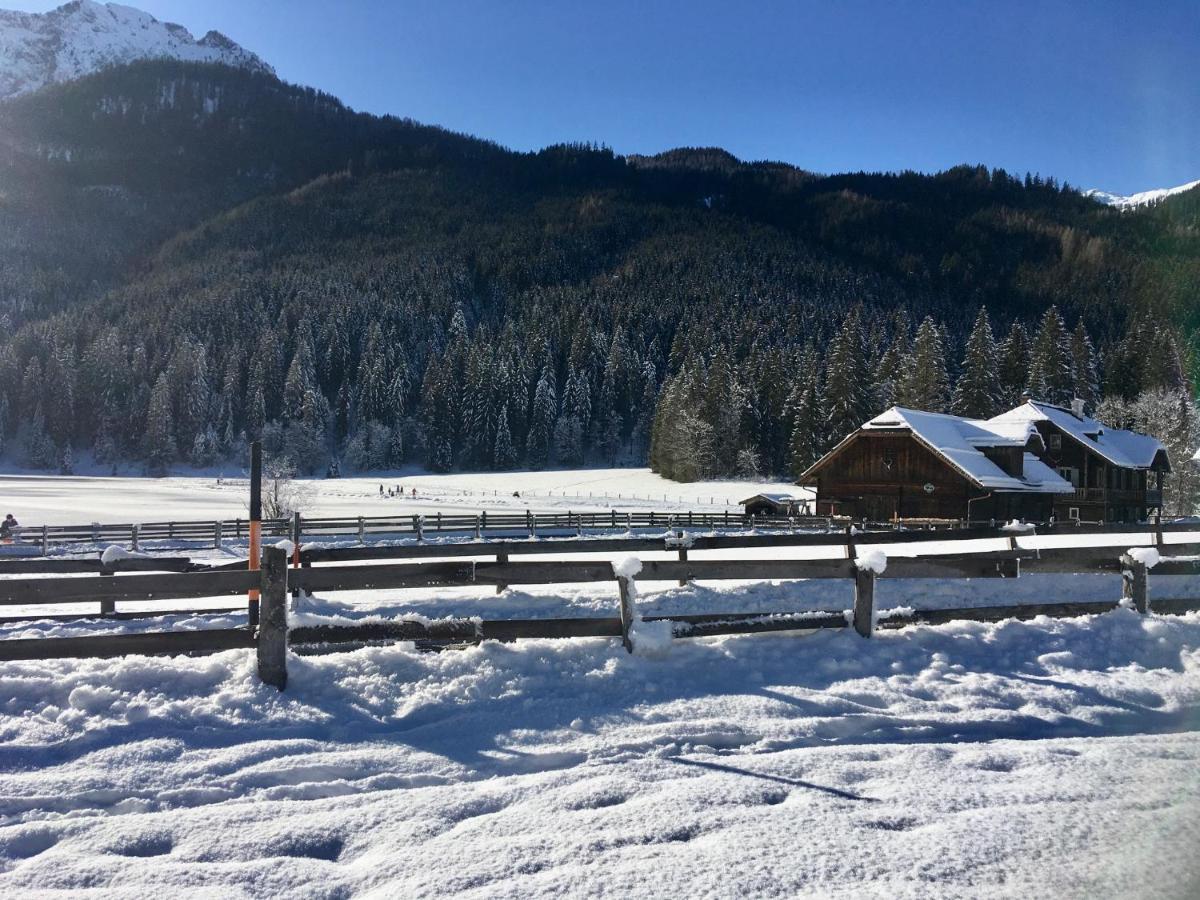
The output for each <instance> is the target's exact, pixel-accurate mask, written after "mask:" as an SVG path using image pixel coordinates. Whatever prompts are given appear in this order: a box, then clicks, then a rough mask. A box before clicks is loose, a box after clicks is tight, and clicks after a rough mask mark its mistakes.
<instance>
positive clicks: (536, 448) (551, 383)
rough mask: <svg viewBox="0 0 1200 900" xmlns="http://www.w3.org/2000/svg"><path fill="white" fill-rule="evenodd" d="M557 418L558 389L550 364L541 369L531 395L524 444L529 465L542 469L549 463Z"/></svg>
mask: <svg viewBox="0 0 1200 900" xmlns="http://www.w3.org/2000/svg"><path fill="white" fill-rule="evenodd" d="M557 418H558V388H557V384H556V379H555V377H554V369H553V368H552V367H551V364H550V363H547V364H546V365H545V366H543V368H542V375H541V377H540V378H539V379H538V383H537V388H536V389H535V391H534V395H533V409H532V410H531V412H530V417H529V437H528V438H527V440H526V442H525V455H526V456H527V457H528V458H529V465H530V466H532V467H533V468H535V469H544V468H545V467H546V466H547V464H549V462H550V449H551V441H552V440H553V438H554V424H555V421H556V420H557Z"/></svg>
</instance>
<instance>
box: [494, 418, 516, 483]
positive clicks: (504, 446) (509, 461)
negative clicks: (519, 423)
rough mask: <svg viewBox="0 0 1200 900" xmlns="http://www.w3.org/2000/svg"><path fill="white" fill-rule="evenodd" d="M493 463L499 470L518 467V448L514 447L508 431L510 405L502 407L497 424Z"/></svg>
mask: <svg viewBox="0 0 1200 900" xmlns="http://www.w3.org/2000/svg"><path fill="white" fill-rule="evenodd" d="M493 463H494V464H495V467H496V468H497V469H512V468H514V467H515V466H516V465H517V448H516V447H515V446H514V445H513V439H512V434H511V432H510V431H509V429H508V404H507V403H506V404H504V406H502V407H500V419H499V420H498V421H497V423H496V447H495V450H494V452H493Z"/></svg>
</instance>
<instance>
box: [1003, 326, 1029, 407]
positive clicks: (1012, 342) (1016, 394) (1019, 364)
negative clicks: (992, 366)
mask: <svg viewBox="0 0 1200 900" xmlns="http://www.w3.org/2000/svg"><path fill="white" fill-rule="evenodd" d="M999 352H1000V372H999V375H1000V389H1001V396H1000V405H1001V406H1003V407H1013V406H1016V405H1017V404H1019V403H1020V402H1021V396H1022V394H1024V393H1025V391H1026V390H1027V389H1028V387H1029V332H1027V331H1026V330H1025V326H1024V325H1022V324H1021V323H1020V322H1013V324H1012V328H1010V329H1009V332H1008V337H1006V338H1005V339H1004V342H1003V343H1002V344H1001V345H1000V348H999Z"/></svg>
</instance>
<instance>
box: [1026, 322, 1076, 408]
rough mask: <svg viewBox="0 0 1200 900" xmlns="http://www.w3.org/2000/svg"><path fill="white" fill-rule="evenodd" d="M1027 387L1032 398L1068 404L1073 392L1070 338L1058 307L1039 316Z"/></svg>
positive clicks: (1030, 356)
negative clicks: (1040, 317) (1040, 318)
mask: <svg viewBox="0 0 1200 900" xmlns="http://www.w3.org/2000/svg"><path fill="white" fill-rule="evenodd" d="M1029 390H1030V392H1031V393H1032V394H1033V397H1034V399H1035V400H1044V401H1046V402H1048V403H1057V404H1060V405H1063V406H1067V405H1070V403H1071V395H1072V392H1073V391H1074V377H1073V373H1072V371H1071V339H1070V335H1069V333H1068V332H1067V325H1066V323H1065V322H1064V321H1063V318H1062V315H1060V314H1059V311H1058V307H1057V306H1051V307H1050V308H1049V309H1047V310H1046V312H1045V314H1044V315H1043V316H1042V321H1041V324H1040V325H1039V326H1038V332H1037V336H1036V337H1035V338H1034V340H1033V347H1032V348H1031V350H1030V355H1029Z"/></svg>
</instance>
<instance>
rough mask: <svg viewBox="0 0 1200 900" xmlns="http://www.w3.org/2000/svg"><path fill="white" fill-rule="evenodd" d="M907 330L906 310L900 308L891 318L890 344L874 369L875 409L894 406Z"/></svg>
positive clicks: (902, 368)
mask: <svg viewBox="0 0 1200 900" xmlns="http://www.w3.org/2000/svg"><path fill="white" fill-rule="evenodd" d="M909 330H910V325H909V321H908V310H907V309H905V308H904V307H900V309H898V310H896V312H895V314H894V316H893V317H892V342H891V343H890V344H889V345H888V348H887V349H886V350H885V351H884V352H883V354H882V355H881V356H880V358H879V365H878V366H876V367H875V403H876V408H877V409H881V410H882V409H888V408H889V407H892V406H895V405H896V397H897V394H898V392H899V385H900V375H901V373H902V372H903V370H904V360H905V359H906V358H907V357H908V353H909Z"/></svg>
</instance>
